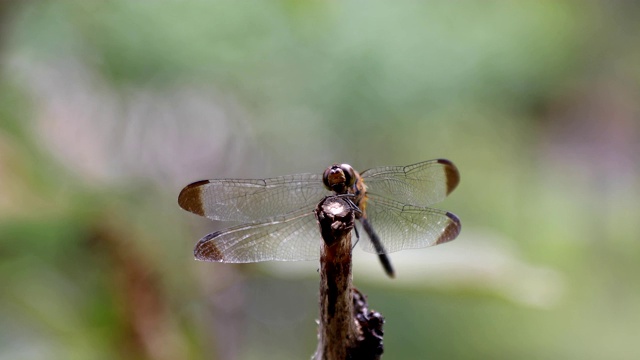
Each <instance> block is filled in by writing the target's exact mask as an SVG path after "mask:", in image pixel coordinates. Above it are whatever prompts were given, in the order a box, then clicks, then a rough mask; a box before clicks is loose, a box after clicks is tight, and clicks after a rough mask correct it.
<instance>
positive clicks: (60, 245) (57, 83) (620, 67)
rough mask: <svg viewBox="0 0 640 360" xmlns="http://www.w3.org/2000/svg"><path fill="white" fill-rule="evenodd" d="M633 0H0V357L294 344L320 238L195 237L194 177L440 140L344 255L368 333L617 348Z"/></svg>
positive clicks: (632, 349) (160, 353)
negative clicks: (225, 240)
mask: <svg viewBox="0 0 640 360" xmlns="http://www.w3.org/2000/svg"><path fill="white" fill-rule="evenodd" d="M639 18H640V5H639V4H638V2H633V1H604V0H602V1H595V0H593V1H583V2H574V1H536V2H533V1H528V2H515V1H514V2H507V1H489V2H470V1H460V2H447V1H435V2H385V1H366V2H365V1H330V2H325V1H296V0H283V1H273V2H250V3H248V2H242V3H237V2H233V1H210V2H209V1H194V2H187V1H158V2H136V1H124V0H112V1H96V2H91V1H35V0H33V1H22V0H17V1H8V0H6V1H3V2H1V3H0V184H1V190H0V191H1V195H0V289H1V290H0V359H232V360H233V359H307V358H309V357H310V356H311V355H312V353H313V352H314V350H315V346H316V323H315V319H316V316H317V312H318V309H317V286H318V275H317V272H316V270H317V264H316V263H314V262H300V263H264V264H248V265H226V264H210V263H201V262H196V261H194V260H193V256H192V249H193V245H194V244H195V242H196V241H197V240H198V239H199V238H200V237H201V236H203V235H204V234H206V233H207V232H211V231H214V230H216V229H221V228H223V227H225V226H228V225H229V224H224V223H214V222H211V221H207V220H206V219H201V218H199V217H197V216H195V215H192V214H189V213H187V212H185V211H183V210H181V209H180V208H179V207H178V206H177V203H176V198H177V195H178V192H179V191H180V189H181V188H182V187H183V186H184V185H186V184H187V183H189V182H191V181H194V180H200V179H205V178H227V177H229V178H254V177H256V178H261V177H270V176H277V175H280V174H290V173H300V172H321V171H323V170H324V168H325V167H327V166H328V165H330V164H332V163H334V162H340V163H342V162H345V163H349V164H351V165H353V166H354V167H355V168H357V169H366V168H369V167H372V166H379V165H407V164H412V163H415V162H419V161H423V160H427V159H432V158H438V157H443V158H448V159H450V160H452V161H454V162H455V163H456V164H457V166H458V167H459V169H460V172H461V175H462V182H461V185H460V187H459V188H458V189H457V190H456V191H455V192H454V193H452V195H451V196H450V198H449V199H447V201H445V202H444V203H442V204H439V205H438V206H439V207H441V208H444V209H447V210H449V211H452V212H454V213H456V214H457V215H458V216H459V217H460V218H461V219H462V223H463V231H462V234H461V235H460V237H459V238H458V239H457V240H455V241H453V242H451V243H447V244H445V245H441V246H438V247H434V248H429V249H422V250H415V251H404V252H400V253H395V254H393V256H392V260H393V261H394V264H395V266H396V268H397V274H398V275H397V279H394V280H390V279H387V278H385V276H384V274H383V272H382V270H381V269H380V267H379V265H378V264H377V263H376V259H375V257H374V256H371V255H370V254H366V253H360V252H358V253H357V254H356V255H355V265H354V266H355V274H354V281H355V284H356V286H358V287H359V288H360V290H361V291H363V292H364V293H366V294H367V295H368V296H369V302H370V305H371V306H372V307H373V308H374V309H376V310H378V311H380V312H382V314H383V315H384V316H385V317H386V324H385V328H384V329H385V337H384V343H385V355H386V356H385V358H389V359H483V358H484V359H637V358H640V347H638V340H639V339H640V281H639V275H640V242H639V241H638V240H639V239H638V234H639V233H640V219H639V217H640V205H639V204H638V203H639V200H640V181H639V176H638V175H639V172H640V156H639V155H640V21H638V19H639Z"/></svg>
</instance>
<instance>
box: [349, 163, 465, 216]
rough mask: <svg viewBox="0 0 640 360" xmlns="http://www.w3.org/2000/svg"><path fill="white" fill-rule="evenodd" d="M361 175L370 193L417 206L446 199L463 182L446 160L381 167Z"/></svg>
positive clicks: (456, 170) (455, 169) (454, 168)
mask: <svg viewBox="0 0 640 360" xmlns="http://www.w3.org/2000/svg"><path fill="white" fill-rule="evenodd" d="M361 175H362V178H363V180H364V183H365V185H366V186H367V192H368V193H370V194H374V195H379V196H384V197H388V198H390V199H393V200H396V201H399V202H401V203H406V204H413V205H418V206H428V205H431V204H435V203H437V202H440V201H442V200H444V198H445V197H446V196H447V195H449V193H450V192H452V191H453V190H454V189H455V188H456V186H458V183H459V182H460V174H459V172H458V169H457V168H456V167H455V165H453V163H452V162H451V161H449V160H444V159H436V160H429V161H425V162H421V163H417V164H414V165H409V166H381V167H376V168H373V169H369V170H365V171H363V172H362V173H361Z"/></svg>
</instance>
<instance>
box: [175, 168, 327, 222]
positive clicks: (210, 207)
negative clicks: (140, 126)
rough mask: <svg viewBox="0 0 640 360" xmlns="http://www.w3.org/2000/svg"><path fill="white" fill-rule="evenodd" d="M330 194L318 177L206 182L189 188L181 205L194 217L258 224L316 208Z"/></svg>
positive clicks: (182, 196) (186, 188)
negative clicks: (298, 211) (259, 221)
mask: <svg viewBox="0 0 640 360" xmlns="http://www.w3.org/2000/svg"><path fill="white" fill-rule="evenodd" d="M325 195H329V191H328V190H326V189H325V188H324V185H323V184H322V176H321V175H317V174H297V175H287V176H281V177H276V178H272V179H258V180H233V179H225V180H203V181H198V182H194V183H192V184H189V185H187V186H186V187H185V188H184V189H182V191H181V192H180V195H179V196H178V204H180V207H182V208H183V209H185V210H187V211H190V212H192V213H194V214H197V215H201V216H206V217H208V218H210V219H212V220H221V221H241V222H247V221H256V220H260V219H267V218H272V217H275V216H278V215H283V214H287V213H290V212H292V211H295V210H298V209H313V208H314V207H315V206H316V205H317V204H318V202H319V201H320V200H321V199H322V198H323V197H324V196H325Z"/></svg>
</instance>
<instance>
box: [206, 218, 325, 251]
mask: <svg viewBox="0 0 640 360" xmlns="http://www.w3.org/2000/svg"><path fill="white" fill-rule="evenodd" d="M321 244H322V238H321V237H320V230H319V229H318V224H317V222H316V218H315V216H314V214H313V209H306V210H301V211H297V212H294V213H290V214H287V215H284V216H278V217H275V218H272V219H270V220H268V221H264V222H258V223H250V224H243V225H238V226H234V227H231V228H228V229H225V230H222V231H217V232H214V233H211V234H209V235H207V236H205V237H203V238H202V239H200V241H198V243H197V244H196V247H195V249H194V255H195V257H196V259H198V260H203V261H216V262H223V263H249V262H259V261H268V260H279V261H296V260H314V259H318V258H320V246H321Z"/></svg>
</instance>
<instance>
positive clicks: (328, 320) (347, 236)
mask: <svg viewBox="0 0 640 360" xmlns="http://www.w3.org/2000/svg"><path fill="white" fill-rule="evenodd" d="M354 210H355V209H354V206H353V203H351V202H350V201H349V200H348V199H347V198H345V197H341V196H329V197H327V198H325V199H324V200H322V201H321V202H320V204H318V206H317V208H316V211H315V213H316V218H317V219H318V224H319V225H320V233H321V234H322V238H323V240H324V244H323V246H322V250H321V255H320V321H319V326H318V348H317V350H316V353H315V355H314V357H313V359H314V360H344V359H379V358H380V356H381V354H382V350H383V348H382V324H383V323H384V319H383V318H382V315H380V314H379V313H377V312H372V311H369V310H368V309H367V303H366V298H365V297H364V296H363V295H362V294H361V293H360V292H359V291H357V290H356V289H355V288H353V286H352V282H351V281H352V279H351V233H352V230H353V227H354V222H355V214H354Z"/></svg>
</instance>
